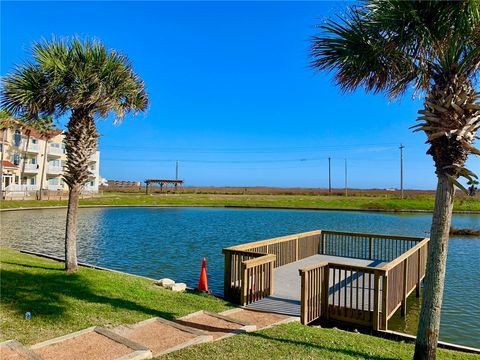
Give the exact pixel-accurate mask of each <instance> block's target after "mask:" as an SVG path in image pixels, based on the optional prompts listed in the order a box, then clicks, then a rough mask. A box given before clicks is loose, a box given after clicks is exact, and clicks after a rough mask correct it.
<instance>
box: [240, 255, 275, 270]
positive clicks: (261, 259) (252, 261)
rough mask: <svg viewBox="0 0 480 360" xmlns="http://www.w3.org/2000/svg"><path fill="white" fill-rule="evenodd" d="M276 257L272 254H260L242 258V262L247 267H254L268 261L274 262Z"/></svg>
mask: <svg viewBox="0 0 480 360" xmlns="http://www.w3.org/2000/svg"><path fill="white" fill-rule="evenodd" d="M276 258H277V257H276V256H275V255H274V254H267V255H262V256H261V257H257V258H254V259H249V260H244V261H242V264H243V265H245V267H246V268H247V269H250V268H253V267H256V266H258V265H262V264H266V263H269V262H274V261H275V259H276Z"/></svg>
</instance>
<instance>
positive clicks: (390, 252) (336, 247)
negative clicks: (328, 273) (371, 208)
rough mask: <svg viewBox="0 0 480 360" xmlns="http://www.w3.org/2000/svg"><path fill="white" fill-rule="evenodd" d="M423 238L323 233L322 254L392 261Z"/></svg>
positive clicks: (334, 232)
mask: <svg viewBox="0 0 480 360" xmlns="http://www.w3.org/2000/svg"><path fill="white" fill-rule="evenodd" d="M420 240H422V238H417V237H410V236H398V235H379V234H362V233H348V232H341V231H327V230H323V231H322V246H321V250H320V254H323V255H334V256H342V257H351V258H356V259H365V260H381V261H392V260H393V259H395V258H397V257H398V256H400V255H401V254H403V253H404V252H405V251H407V250H409V249H411V248H412V247H414V246H415V245H416V244H417V243H418V242H419V241H420Z"/></svg>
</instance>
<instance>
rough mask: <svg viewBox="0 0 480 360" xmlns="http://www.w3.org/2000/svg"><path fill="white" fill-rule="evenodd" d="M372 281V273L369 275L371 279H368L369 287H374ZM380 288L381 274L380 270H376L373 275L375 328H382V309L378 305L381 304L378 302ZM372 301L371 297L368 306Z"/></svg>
mask: <svg viewBox="0 0 480 360" xmlns="http://www.w3.org/2000/svg"><path fill="white" fill-rule="evenodd" d="M371 281H372V275H370V276H369V281H368V283H369V284H368V285H369V288H371V287H372V284H371ZM378 288H379V276H378V272H377V271H375V272H374V275H373V324H372V325H373V330H379V329H380V326H379V323H380V311H379V306H378V305H379V304H378V295H379V291H378ZM369 297H370V296H369ZM370 301H371V299H369V301H368V307H370Z"/></svg>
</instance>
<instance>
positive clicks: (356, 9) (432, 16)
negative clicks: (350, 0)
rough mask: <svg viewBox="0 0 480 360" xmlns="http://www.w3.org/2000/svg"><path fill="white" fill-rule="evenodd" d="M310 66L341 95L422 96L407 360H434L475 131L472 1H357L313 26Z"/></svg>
mask: <svg viewBox="0 0 480 360" xmlns="http://www.w3.org/2000/svg"><path fill="white" fill-rule="evenodd" d="M319 29H320V31H321V32H320V34H319V35H318V36H316V37H314V38H313V39H312V48H311V55H312V66H313V67H314V68H315V69H318V70H327V71H334V73H335V77H334V79H335V81H336V84H337V85H338V86H339V87H340V88H341V89H342V90H343V91H353V90H355V89H357V88H360V87H362V88H364V89H366V90H367V91H370V92H374V93H378V92H382V93H385V94H387V95H388V96H389V97H390V98H391V99H395V98H399V97H401V95H403V94H404V93H405V92H406V91H407V90H408V89H409V88H411V89H414V91H415V92H414V94H415V95H422V96H424V107H423V109H421V110H420V111H419V114H420V117H419V118H418V119H417V120H418V121H420V123H419V124H418V125H415V126H414V128H415V131H423V132H424V133H425V134H426V136H427V143H428V144H429V149H428V151H427V153H428V154H429V155H431V156H432V157H433V160H434V163H435V167H436V175H437V180H438V185H437V192H436V199H435V207H434V213H433V221H432V227H431V240H430V245H429V254H428V260H427V271H426V276H425V282H424V290H423V297H422V310H421V315H420V323H419V327H418V332H417V341H416V347H415V359H434V358H435V356H436V346H437V342H438V335H439V327H440V309H441V305H442V300H443V288H444V278H445V264H446V258H447V248H448V233H449V229H450V223H451V217H452V210H453V198H454V185H455V186H457V187H460V188H462V189H463V186H462V185H461V184H460V183H459V182H458V178H459V177H461V176H463V177H466V178H467V179H468V180H471V179H474V178H476V175H475V174H474V173H472V172H471V171H469V170H467V169H466V168H465V166H464V164H465V161H466V159H467V156H468V155H469V154H477V155H478V154H480V151H479V150H478V149H476V148H475V147H474V146H473V142H474V139H475V138H477V139H478V137H476V133H477V130H478V129H479V127H480V104H479V103H478V99H479V97H480V95H479V94H478V93H475V88H474V85H473V84H474V81H475V77H476V75H477V71H478V68H479V66H480V0H464V1H452V2H450V1H428V0H427V1H402V0H365V1H363V2H362V4H361V5H358V6H350V7H349V8H348V9H347V10H346V12H345V13H344V14H342V15H340V16H338V17H336V18H330V19H327V20H326V21H325V22H324V23H322V24H321V25H319Z"/></svg>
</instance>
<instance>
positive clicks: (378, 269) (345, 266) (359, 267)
mask: <svg viewBox="0 0 480 360" xmlns="http://www.w3.org/2000/svg"><path fill="white" fill-rule="evenodd" d="M324 266H330V267H335V268H338V269H346V270H350V269H354V270H358V271H360V272H377V273H378V274H379V275H383V274H385V273H386V270H385V269H383V268H382V267H373V266H362V265H349V264H340V263H335V262H331V261H322V262H319V263H318V264H312V265H309V266H306V267H304V268H302V269H299V270H298V273H299V274H300V275H302V273H304V272H307V271H311V270H314V269H317V268H321V267H324Z"/></svg>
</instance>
